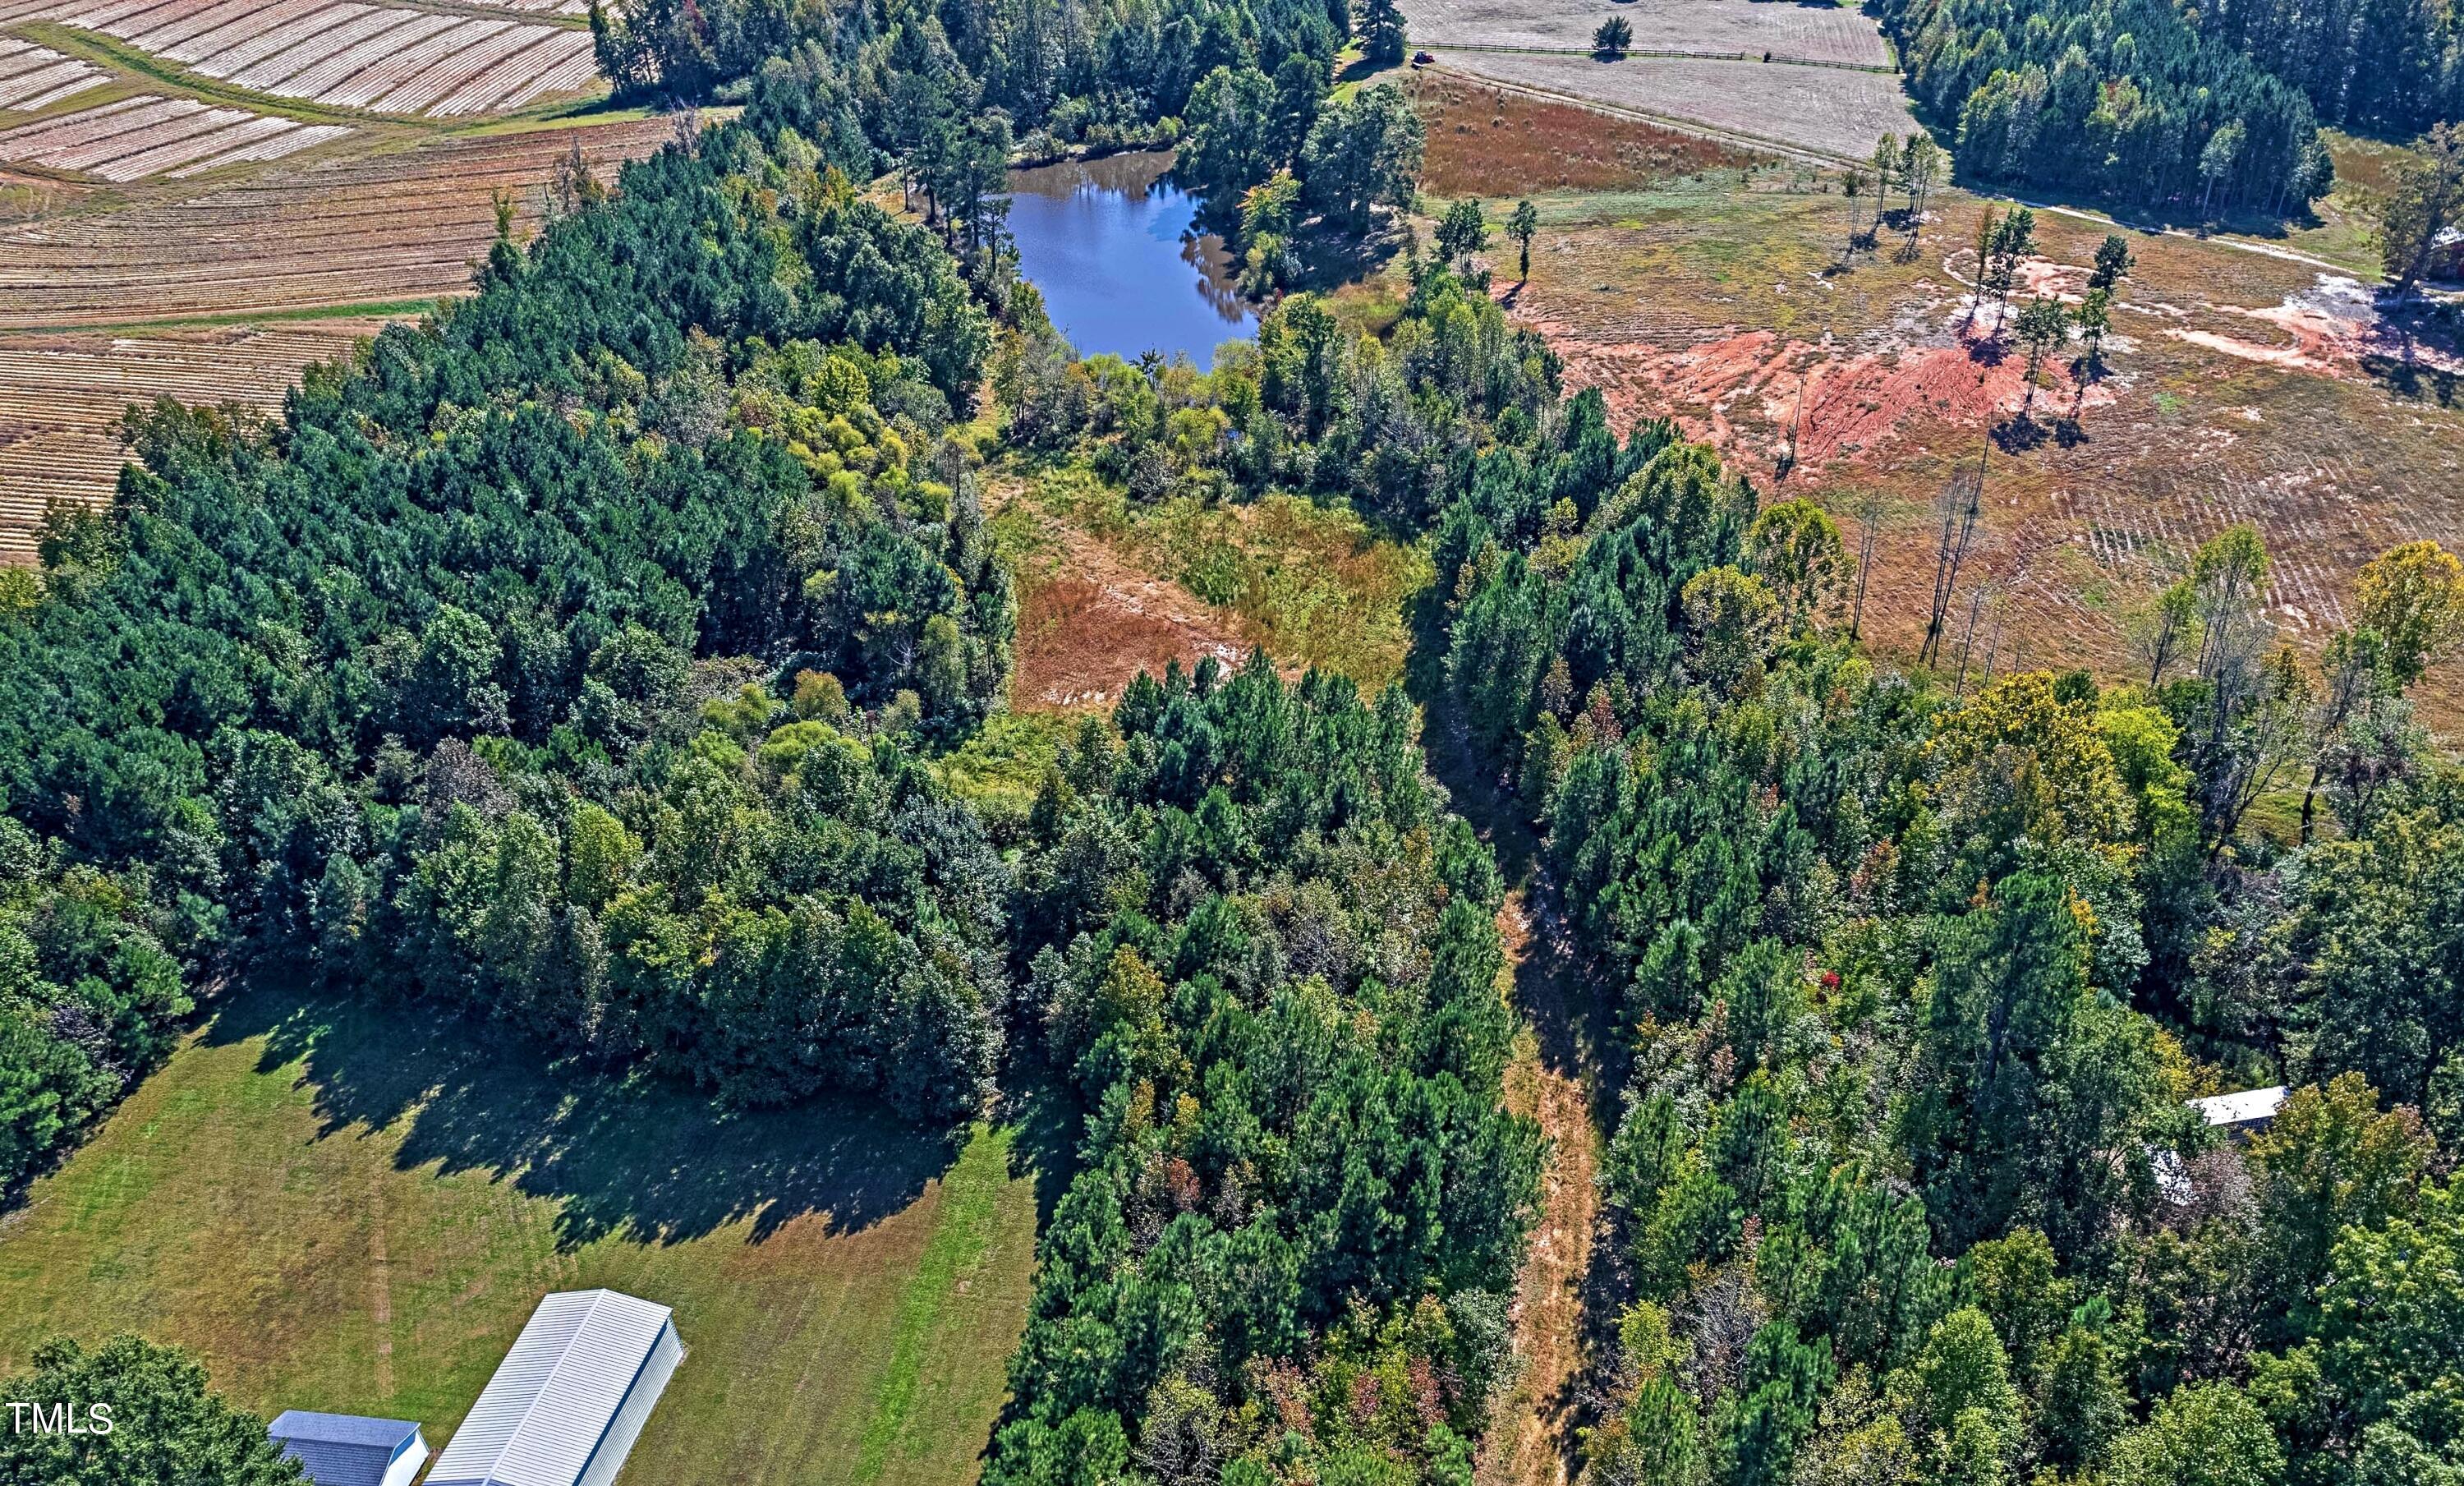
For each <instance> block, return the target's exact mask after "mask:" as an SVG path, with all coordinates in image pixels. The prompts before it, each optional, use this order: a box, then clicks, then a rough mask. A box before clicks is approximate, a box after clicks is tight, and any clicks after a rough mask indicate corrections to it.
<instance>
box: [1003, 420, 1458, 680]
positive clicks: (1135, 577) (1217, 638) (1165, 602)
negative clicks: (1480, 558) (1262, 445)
mask: <svg viewBox="0 0 2464 1486" xmlns="http://www.w3.org/2000/svg"><path fill="white" fill-rule="evenodd" d="M1001 532H1002V535H1003V540H1004V543H1005V544H1007V545H1008V547H1009V550H1010V551H1011V552H1012V554H1013V556H1012V564H1013V570H1014V571H1017V572H1019V573H1020V574H1021V577H1022V581H1023V587H1024V588H1026V590H1027V592H1026V595H1025V598H1026V602H1025V603H1024V604H1023V606H1022V608H1023V613H1022V618H1021V625H1020V629H1021V658H1020V676H1021V684H1022V686H1026V687H1032V686H1033V685H1034V684H1035V680H1036V677H1037V676H1038V675H1039V672H1038V670H1037V669H1036V668H1035V667H1034V666H1031V665H1030V664H1029V661H1030V653H1029V650H1028V644H1027V642H1028V640H1029V639H1030V638H1031V637H1035V635H1036V632H1035V631H1033V630H1031V629H1030V625H1029V621H1030V620H1033V619H1034V618H1036V617H1037V615H1038V612H1039V609H1038V604H1039V600H1038V591H1039V588H1042V589H1045V590H1048V592H1049V595H1050V598H1049V602H1050V607H1049V609H1048V610H1045V611H1044V612H1045V613H1046V614H1047V615H1048V617H1047V619H1046V621H1045V622H1046V623H1047V624H1048V626H1049V633H1048V636H1045V637H1043V638H1040V639H1039V640H1038V643H1040V644H1048V645H1050V646H1052V647H1054V649H1055V650H1056V651H1057V652H1058V653H1060V654H1067V655H1069V656H1085V657H1088V658H1089V659H1090V660H1098V661H1100V662H1101V663H1102V664H1103V665H1105V666H1106V667H1107V668H1108V670H1107V674H1108V675H1111V674H1114V673H1117V679H1116V680H1115V681H1114V682H1112V683H1111V687H1108V688H1107V694H1108V695H1110V694H1111V690H1112V688H1113V687H1117V685H1118V684H1119V683H1120V682H1126V681H1127V680H1128V679H1129V678H1130V677H1131V676H1134V675H1136V674H1137V672H1138V670H1140V669H1142V668H1150V669H1151V668H1152V667H1153V666H1154V665H1156V664H1159V663H1160V661H1161V660H1162V659H1163V658H1168V657H1169V656H1170V655H1174V654H1177V655H1180V656H1181V658H1182V659H1183V661H1184V663H1186V662H1187V661H1188V660H1190V659H1192V658H1195V654H1210V653H1211V654H1219V655H1221V654H1224V653H1226V652H1229V654H1230V655H1232V656H1234V657H1237V656H1238V655H1239V654H1241V652H1242V651H1243V650H1244V649H1246V648H1247V647H1249V646H1252V645H1263V646H1265V648H1266V649H1267V650H1269V651H1271V652H1272V653H1273V654H1274V655H1275V658H1276V659H1277V660H1279V661H1281V662H1283V663H1285V664H1287V665H1290V666H1294V667H1317V668H1320V669H1324V670H1330V671H1339V672H1341V673H1343V674H1344V675H1346V676H1351V677H1352V678H1353V680H1354V681H1356V682H1358V683H1359V684H1360V686H1361V688H1362V689H1363V690H1364V691H1369V692H1375V690H1377V689H1378V688H1379V687H1382V686H1384V685H1385V684H1386V683H1387V682H1388V681H1391V680H1393V679H1395V678H1396V677H1397V676H1400V675H1401V674H1402V669H1403V662H1404V658H1405V652H1406V651H1407V650H1408V649H1409V648H1410V638H1411V637H1410V633H1409V632H1408V630H1407V628H1406V621H1405V612H1406V610H1407V609H1408V607H1409V606H1410V604H1411V601H1412V598H1413V596H1414V595H1415V594H1417V593H1419V590H1420V589H1421V588H1425V587H1427V586H1428V584H1429V581H1430V577H1431V574H1430V568H1429V560H1428V556H1427V553H1426V552H1425V551H1424V550H1423V549H1422V548H1421V547H1419V546H1418V545H1405V544H1403V543H1397V542H1395V541H1392V540H1390V539H1388V538H1385V537H1381V536H1379V535H1378V534H1376V533H1375V532H1373V531H1372V530H1370V529H1369V527H1368V526H1367V525H1366V524H1365V523H1363V522H1362V521H1361V520H1360V519H1359V518H1358V517H1357V516H1355V515H1353V513H1352V512H1351V511H1350V510H1349V509H1344V508H1339V507H1334V506H1319V505H1315V504H1312V503H1311V502H1309V501H1308V500H1305V499H1299V498H1296V497H1292V496H1286V495H1274V496H1269V497H1267V498H1265V499H1262V500H1258V501H1254V502H1250V503H1247V504H1237V505H1223V504H1213V503H1208V502H1205V501H1200V500H1198V499H1193V498H1188V497H1181V498H1176V499H1168V500H1163V501H1160V502H1157V503H1155V504H1154V505H1135V504H1133V503H1132V502H1131V501H1130V500H1129V499H1128V498H1127V496H1126V495H1125V494H1124V493H1123V492H1122V491H1120V490H1119V489H1117V488H1115V487H1112V486H1111V485H1108V484H1106V483H1104V482H1103V481H1102V480H1100V479H1097V478H1096V477H1093V476H1092V475H1091V474H1089V473H1088V472H1086V471H1083V470H1078V469H1064V470H1059V471H1054V472H1051V473H1048V474H1045V475H1042V476H1039V477H1035V478H1033V479H1031V480H1029V481H1027V482H1026V483H1025V485H1024V486H1023V490H1022V491H1021V493H1020V494H1018V495H1016V496H1014V497H1012V498H1011V499H1009V500H1008V502H1007V503H1006V504H1005V505H1004V508H1003V511H1002V517H1001ZM1090 550H1092V551H1093V552H1095V553H1097V554H1098V555H1099V556H1100V557H1102V558H1109V560H1110V561H1111V563H1112V564H1115V565H1118V566H1121V567H1123V568H1125V569H1126V573H1127V575H1128V582H1127V583H1122V582H1117V581H1115V582H1109V583H1100V584H1096V585H1095V586H1094V588H1095V591H1094V592H1091V593H1087V592H1081V590H1080V588H1079V587H1078V586H1079V585H1081V584H1085V583H1087V581H1088V580H1089V578H1091V577H1092V576H1094V574H1093V571H1092V569H1091V568H1090V567H1089V565H1088V563H1087V561H1086V559H1085V557H1084V555H1083V554H1086V553H1088V552H1089V551H1090ZM1147 586H1155V590H1156V591H1155V593H1154V594H1153V595H1151V596H1148V597H1144V598H1140V599H1138V600H1137V602H1136V607H1135V609H1134V610H1133V612H1145V613H1150V614H1162V615H1169V616H1170V617H1171V618H1173V619H1175V620H1177V621H1182V622H1183V623H1184V624H1185V627H1186V629H1187V631H1188V632H1187V633H1186V634H1176V635H1175V636H1173V637H1170V639H1169V641H1168V642H1167V643H1165V644H1162V645H1159V646H1150V645H1147V644H1145V643H1143V641H1142V640H1141V639H1140V636H1141V634H1142V633H1143V631H1142V628H1141V627H1140V626H1138V625H1136V624H1134V623H1128V624H1125V623H1124V616H1123V614H1122V612H1121V610H1122V608H1123V606H1122V604H1121V603H1120V598H1121V596H1122V594H1123V593H1124V592H1128V593H1132V594H1135V593H1137V592H1139V590H1140V589H1142V588H1144V587H1147ZM1190 601H1194V603H1192V602H1190ZM1177 628H1178V627H1177ZM1125 635H1126V636H1127V638H1124V636H1125ZM1156 638H1157V639H1158V640H1164V639H1165V638H1166V637H1164V636H1157V637H1156ZM1175 646H1178V647H1179V648H1174V647H1175ZM1145 651H1153V652H1154V654H1140V653H1141V652H1145ZM1133 656H1135V657H1136V658H1131V657H1133ZM1021 695H1023V696H1030V697H1032V696H1037V695H1040V693H1038V692H1036V691H1033V690H1027V691H1023V692H1022V693H1021ZM1090 699H1091V698H1090Z"/></svg>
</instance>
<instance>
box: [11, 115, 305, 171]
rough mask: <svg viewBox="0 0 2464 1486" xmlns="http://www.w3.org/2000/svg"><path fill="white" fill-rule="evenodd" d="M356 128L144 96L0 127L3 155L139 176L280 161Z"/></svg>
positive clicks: (62, 167) (19, 160)
mask: <svg viewBox="0 0 2464 1486" xmlns="http://www.w3.org/2000/svg"><path fill="white" fill-rule="evenodd" d="M350 132H351V131H350V130H348V129H346V128H344V127H342V126H341V125H340V124H330V123H327V124H303V123H301V122H298V121H297V120H296V119H282V118H276V117H273V116H270V115H266V114H255V113H251V112H250V111H248V110H247V109H245V108H209V107H207V106H206V105H205V104H203V103H200V102H198V101H197V100H194V99H161V98H154V97H152V96H150V95H144V94H140V95H138V96H136V97H134V98H126V99H121V100H119V101H118V102H114V103H105V104H103V105H102V106H100V107H99V108H89V109H84V110H81V111H79V112H77V113H73V114H65V115H60V116H56V117H54V118H51V119H45V120H41V121H39V122H34V123H30V124H20V125H19V126H17V127H16V128H14V129H8V130H0V160H7V161H10V162H12V163H15V164H19V165H33V166H43V167H45V168H46V169H52V170H74V171H78V172H80V173H83V174H86V175H94V176H99V177H101V178H102V179H103V180H106V181H134V180H137V179H139V178H141V177H143V176H148V175H159V174H162V173H164V172H166V171H174V172H177V173H179V174H182V175H188V174H194V173H197V172H200V171H205V170H210V169H214V168H215V167H217V166H225V165H230V164H233V163H235V162H237V161H240V160H274V159H278V158H280V157H281V156H284V155H291V154H297V153H298V152H299V151H300V150H303V149H309V148H312V147H314V146H316V145H319V144H330V143H332V142H333V141H335V140H339V139H341V138H343V137H344V136H346V135H348V134H349V133H350Z"/></svg>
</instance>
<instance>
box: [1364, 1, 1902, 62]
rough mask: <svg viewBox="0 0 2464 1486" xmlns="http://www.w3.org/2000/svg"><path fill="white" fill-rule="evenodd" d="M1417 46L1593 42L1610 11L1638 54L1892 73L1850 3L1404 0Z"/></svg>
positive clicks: (1878, 37)
mask: <svg viewBox="0 0 2464 1486" xmlns="http://www.w3.org/2000/svg"><path fill="white" fill-rule="evenodd" d="M1403 15H1404V18H1405V20H1406V21H1407V22H1408V23H1409V28H1410V34H1411V39H1412V44H1413V45H1414V46H1416V47H1429V48H1433V49H1442V48H1447V47H1498V48H1505V49H1508V50H1525V51H1538V52H1579V53H1588V52H1590V51H1591V49H1592V33H1593V31H1594V30H1595V28H1596V27H1598V25H1599V24H1600V23H1601V22H1602V21H1604V20H1607V19H1608V18H1609V17H1611V16H1613V15H1614V16H1617V17H1619V18H1621V19H1622V20H1624V21H1625V23H1626V24H1627V25H1629V26H1632V27H1633V28H1634V47H1633V50H1634V51H1635V52H1636V53H1638V54H1643V55H1683V56H1721V57H1736V56H1752V57H1755V58H1760V57H1761V56H1762V55H1763V54H1764V53H1766V52H1768V53H1770V54H1771V55H1772V56H1773V57H1775V58H1781V59H1785V60H1788V61H1799V62H1827V63H1831V64H1833V65H1837V66H1842V67H1871V68H1875V69H1878V70H1881V71H1888V70H1889V69H1890V66H1891V53H1890V48H1889V47H1888V46H1886V45H1885V44H1884V43H1883V41H1882V33H1881V27H1880V25H1878V24H1877V23H1876V22H1875V21H1874V20H1873V19H1872V18H1871V17H1869V16H1866V15H1865V14H1863V13H1862V12H1860V11H1858V10H1857V9H1856V8H1854V7H1852V6H1836V5H1829V4H1799V3H1791V0H1404V4H1403Z"/></svg>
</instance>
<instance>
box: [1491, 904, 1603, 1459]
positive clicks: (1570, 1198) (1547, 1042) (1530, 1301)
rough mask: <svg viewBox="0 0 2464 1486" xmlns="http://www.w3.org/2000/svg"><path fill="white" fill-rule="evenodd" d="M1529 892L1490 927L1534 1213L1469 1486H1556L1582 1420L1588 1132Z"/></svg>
mask: <svg viewBox="0 0 2464 1486" xmlns="http://www.w3.org/2000/svg"><path fill="white" fill-rule="evenodd" d="M1535 917H1538V918H1539V919H1540V924H1539V931H1540V934H1541V935H1543V936H1550V937H1553V936H1554V935H1555V933H1556V928H1555V926H1554V925H1553V924H1552V923H1551V922H1550V921H1549V918H1550V916H1548V915H1546V914H1545V913H1543V914H1542V915H1538V916H1535V914H1534V913H1533V911H1532V909H1531V907H1530V904H1529V887H1528V886H1527V887H1518V888H1516V889H1515V890H1514V891H1513V892H1511V893H1509V894H1507V898H1506V902H1505V904H1504V905H1503V906H1502V907H1500V908H1499V909H1498V914H1497V931H1498V937H1499V939H1500V940H1501V941H1502V942H1503V943H1504V945H1505V948H1506V960H1507V969H1506V974H1507V977H1509V978H1510V986H1509V987H1508V989H1507V993H1508V994H1509V995H1510V996H1511V997H1512V999H1513V1001H1514V1003H1515V1005H1516V1006H1517V1007H1518V1008H1519V1009H1521V1010H1522V1012H1523V1014H1524V1017H1525V1019H1526V1022H1527V1024H1528V1030H1529V1035H1527V1036H1525V1037H1523V1038H1521V1039H1520V1040H1519V1044H1518V1046H1517V1048H1516V1050H1515V1057H1514V1061H1513V1062H1512V1063H1511V1064H1510V1065H1508V1067H1507V1071H1506V1098H1507V1107H1509V1108H1510V1109H1512V1110H1513V1111H1514V1112H1515V1113H1516V1114H1518V1115H1529V1116H1531V1117H1532V1118H1534V1119H1536V1120H1539V1122H1540V1129H1541V1132H1542V1133H1543V1134H1544V1135H1546V1136H1547V1137H1548V1140H1549V1155H1548V1164H1547V1165H1546V1167H1544V1168H1543V1170H1542V1172H1541V1177H1540V1216H1539V1222H1538V1223H1537V1225H1535V1227H1534V1229H1533V1231H1532V1234H1531V1247H1530V1250H1529V1253H1527V1254H1526V1255H1525V1257H1524V1261H1523V1273H1522V1275H1520V1276H1519V1278H1518V1280H1517V1282H1516V1285H1515V1295H1514V1350H1515V1354H1516V1357H1517V1359H1518V1361H1519V1362H1520V1364H1521V1368H1522V1370H1521V1373H1520V1375H1519V1376H1517V1377H1516V1379H1515V1381H1514V1384H1513V1386H1512V1387H1510V1388H1509V1389H1508V1390H1507V1393H1506V1395H1505V1397H1504V1398H1502V1399H1501V1400H1499V1401H1498V1403H1497V1406H1496V1409H1495V1412H1494V1413H1493V1414H1492V1416H1491V1418H1490V1422H1489V1431H1488V1434H1487V1436H1486V1438H1485V1440H1484V1441H1483V1445H1482V1450H1481V1458H1480V1461H1479V1465H1478V1468H1477V1470H1476V1471H1475V1473H1474V1475H1473V1479H1474V1481H1475V1482H1477V1483H1478V1486H1564V1483H1565V1482H1566V1481H1567V1480H1568V1479H1569V1477H1570V1475H1572V1474H1573V1471H1574V1470H1575V1469H1576V1468H1577V1466H1578V1462H1579V1456H1578V1455H1577V1453H1576V1450H1575V1428H1576V1426H1577V1425H1578V1424H1579V1423H1580V1422H1581V1419H1582V1407H1581V1406H1582V1402H1583V1400H1582V1388H1581V1383H1582V1378H1583V1373H1584V1334H1585V1332H1586V1330H1587V1326H1586V1319H1587V1315H1588V1311H1589V1307H1588V1305H1587V1304H1586V1293H1587V1288H1588V1280H1589V1279H1590V1276H1591V1275H1592V1272H1593V1253H1592V1245H1593V1239H1594V1237H1595V1230H1596V1229H1597V1227H1598V1223H1599V1189H1598V1187H1597V1186H1596V1185H1595V1183H1594V1180H1593V1177H1594V1174H1595V1172H1596V1171H1597V1169H1598V1164H1599V1144H1600V1141H1599V1132H1598V1130H1597V1129H1596V1128H1595V1125H1594V1124H1593V1120H1592V1108H1591V1093H1590V1091H1589V1089H1588V1088H1587V1087H1586V1086H1585V1082H1584V1076H1583V1075H1584V1072H1585V1070H1584V1066H1583V1062H1582V1059H1581V1058H1580V1056H1579V1054H1578V1053H1577V1051H1576V1049H1577V1046H1578V1039H1577V1038H1576V1037H1575V1036H1574V1035H1573V1032H1574V1029H1573V1018H1572V1016H1571V1015H1570V1014H1569V1013H1570V1010H1571V1008H1570V1007H1569V1006H1568V1005H1567V1004H1566V1001H1565V997H1564V989H1565V987H1564V985H1563V978H1562V977H1561V976H1560V975H1558V974H1556V973H1554V970H1555V962H1556V961H1557V958H1558V956H1557V954H1556V952H1555V950H1554V948H1552V947H1550V946H1548V945H1545V944H1540V945H1535V943H1534V937H1535V936H1534V928H1535V924H1534V919H1535Z"/></svg>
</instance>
